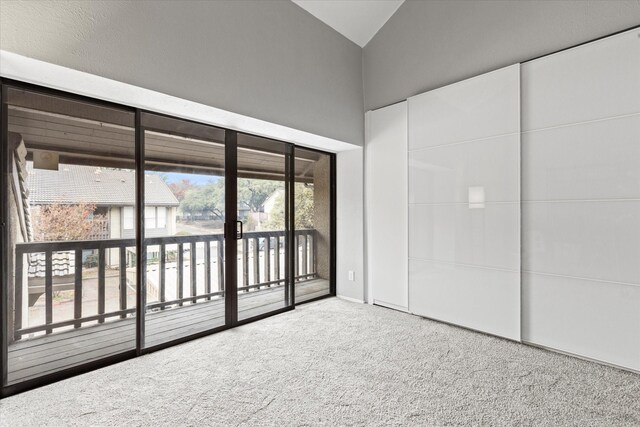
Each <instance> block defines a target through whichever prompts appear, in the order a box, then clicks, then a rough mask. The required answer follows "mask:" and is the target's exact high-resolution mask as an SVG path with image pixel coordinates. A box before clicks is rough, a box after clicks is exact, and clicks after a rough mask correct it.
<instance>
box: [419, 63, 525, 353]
mask: <svg viewBox="0 0 640 427" xmlns="http://www.w3.org/2000/svg"><path fill="white" fill-rule="evenodd" d="M519 95H520V66H519V65H513V66H510V67H507V68H503V69H500V70H497V71H494V72H491V73H487V74H483V75H480V76H477V77H474V78H472V79H468V80H464V81H462V82H458V83H455V84H452V85H449V86H445V87H442V88H439V89H436V90H433V91H430V92H426V93H424V94H422V95H418V96H414V97H412V98H409V101H408V103H409V144H408V150H409V311H410V312H412V313H415V314H420V315H422V316H426V317H430V318H433V319H437V320H443V321H446V322H449V323H453V324H457V325H461V326H465V327H468V328H472V329H476V330H479V331H483V332H488V333H491V334H495V335H499V336H503V337H506V338H511V339H515V340H519V339H520V96H519Z"/></svg>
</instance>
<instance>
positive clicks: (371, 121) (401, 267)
mask: <svg viewBox="0 0 640 427" xmlns="http://www.w3.org/2000/svg"><path fill="white" fill-rule="evenodd" d="M365 162H366V166H365V173H366V179H365V183H366V185H365V186H366V203H367V209H366V212H367V219H366V221H367V258H368V261H367V277H368V280H369V289H370V291H371V298H370V301H371V300H372V302H373V303H374V304H379V305H384V306H387V307H391V308H396V309H399V310H407V306H408V293H409V290H408V285H407V257H408V253H407V252H408V249H407V247H408V240H407V229H408V226H407V209H408V208H407V103H406V102H401V103H398V104H395V105H391V106H389V107H385V108H381V109H379V110H375V111H371V112H369V113H367V140H366V145H365Z"/></svg>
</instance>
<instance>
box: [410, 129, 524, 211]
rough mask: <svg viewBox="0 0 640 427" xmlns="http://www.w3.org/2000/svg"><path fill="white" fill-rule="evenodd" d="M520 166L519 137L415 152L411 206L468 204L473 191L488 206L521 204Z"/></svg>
mask: <svg viewBox="0 0 640 427" xmlns="http://www.w3.org/2000/svg"><path fill="white" fill-rule="evenodd" d="M519 162H520V135H519V134H511V135H506V136H500V137H495V138H489V139H486V140H483V141H477V142H463V143H459V144H451V145H444V146H439V147H434V148H430V149H426V150H417V151H412V152H411V159H410V161H409V203H450V202H457V203H467V202H468V199H469V187H482V188H483V189H484V190H483V192H484V199H485V201H487V202H504V201H510V200H517V199H518V194H519V192H520V177H519V173H520V169H519V166H518V165H519ZM506 177H508V179H505V178H506Z"/></svg>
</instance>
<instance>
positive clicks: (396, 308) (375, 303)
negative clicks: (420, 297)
mask: <svg viewBox="0 0 640 427" xmlns="http://www.w3.org/2000/svg"><path fill="white" fill-rule="evenodd" d="M373 304H374V305H379V306H382V307H386V308H390V309H392V310H398V311H404V312H405V313H408V312H409V310H408V309H407V307H402V306H399V305H395V304H391V303H388V302H384V301H378V300H376V299H374V300H373Z"/></svg>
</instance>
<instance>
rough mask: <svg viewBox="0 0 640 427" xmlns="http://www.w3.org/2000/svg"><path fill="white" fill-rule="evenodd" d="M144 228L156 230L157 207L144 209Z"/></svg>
mask: <svg viewBox="0 0 640 427" xmlns="http://www.w3.org/2000/svg"><path fill="white" fill-rule="evenodd" d="M144 228H156V207H155V206H145V207H144Z"/></svg>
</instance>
